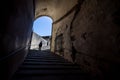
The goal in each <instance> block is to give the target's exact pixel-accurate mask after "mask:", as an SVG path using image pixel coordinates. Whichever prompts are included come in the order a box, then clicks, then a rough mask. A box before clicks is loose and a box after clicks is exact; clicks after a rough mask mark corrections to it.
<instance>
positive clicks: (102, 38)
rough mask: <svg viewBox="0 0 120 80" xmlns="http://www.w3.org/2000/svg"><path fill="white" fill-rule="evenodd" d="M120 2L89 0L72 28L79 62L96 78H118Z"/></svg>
mask: <svg viewBox="0 0 120 80" xmlns="http://www.w3.org/2000/svg"><path fill="white" fill-rule="evenodd" d="M119 3H120V1H119V0H114V1H112V0H85V1H84V2H83V4H82V5H81V10H80V12H79V13H78V14H77V15H76V18H75V20H74V22H73V25H72V33H71V36H72V37H74V41H73V45H74V48H75V49H76V50H77V55H76V63H78V64H80V65H81V67H82V68H83V69H85V70H86V71H89V72H92V74H94V75H101V74H104V75H108V76H114V74H115V76H117V75H116V73H117V72H118V71H117V70H119V69H118V65H120V54H119V53H120V44H119V43H120V42H118V41H119V40H120V39H119V38H120V35H119V34H120V25H119V24H120V23H118V22H120V5H119Z"/></svg>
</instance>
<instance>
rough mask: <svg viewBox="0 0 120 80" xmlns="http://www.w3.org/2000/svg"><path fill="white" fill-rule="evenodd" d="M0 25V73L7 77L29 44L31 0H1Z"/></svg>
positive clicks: (31, 22)
mask: <svg viewBox="0 0 120 80" xmlns="http://www.w3.org/2000/svg"><path fill="white" fill-rule="evenodd" d="M0 4H1V5H3V6H2V7H1V13H2V14H1V20H2V21H1V27H0V42H1V43H0V75H1V77H0V78H1V80H7V79H9V78H10V77H11V76H12V75H13V74H14V72H15V71H16V70H17V68H18V66H19V65H20V64H21V63H22V61H23V60H24V58H25V56H26V55H27V51H28V48H29V44H30V39H31V32H32V24H33V20H34V4H33V0H29V1H28V0H5V1H4V0H3V1H1V3H0Z"/></svg>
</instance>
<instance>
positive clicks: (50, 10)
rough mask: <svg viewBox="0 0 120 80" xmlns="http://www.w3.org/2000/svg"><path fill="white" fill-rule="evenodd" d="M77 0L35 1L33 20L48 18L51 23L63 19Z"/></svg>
mask: <svg viewBox="0 0 120 80" xmlns="http://www.w3.org/2000/svg"><path fill="white" fill-rule="evenodd" d="M76 3H77V0H35V18H38V17H40V16H43V15H47V16H50V17H51V18H52V19H53V22H55V21H57V20H58V19H60V18H61V17H63V16H64V15H65V14H66V13H67V12H68V11H69V10H70V9H71V8H72V7H73V6H74V5H75V4H76Z"/></svg>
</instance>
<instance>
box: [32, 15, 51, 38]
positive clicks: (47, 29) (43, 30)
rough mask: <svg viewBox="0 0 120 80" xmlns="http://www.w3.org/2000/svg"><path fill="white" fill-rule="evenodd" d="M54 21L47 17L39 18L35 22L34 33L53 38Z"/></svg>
mask: <svg viewBox="0 0 120 80" xmlns="http://www.w3.org/2000/svg"><path fill="white" fill-rule="evenodd" d="M52 22H53V21H52V19H51V18H50V17H47V16H42V17H39V18H38V19H36V20H35V21H34V24H33V32H35V33H37V34H38V35H40V36H51V30H52Z"/></svg>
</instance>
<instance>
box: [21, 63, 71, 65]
mask: <svg viewBox="0 0 120 80" xmlns="http://www.w3.org/2000/svg"><path fill="white" fill-rule="evenodd" d="M58 64H59V65H73V64H71V63H69V62H67V63H63V62H59V63H58V62H23V65H58Z"/></svg>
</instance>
